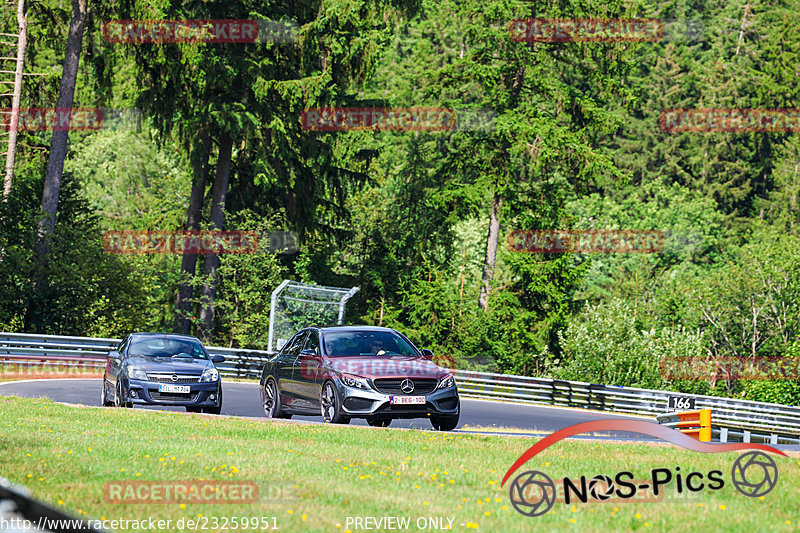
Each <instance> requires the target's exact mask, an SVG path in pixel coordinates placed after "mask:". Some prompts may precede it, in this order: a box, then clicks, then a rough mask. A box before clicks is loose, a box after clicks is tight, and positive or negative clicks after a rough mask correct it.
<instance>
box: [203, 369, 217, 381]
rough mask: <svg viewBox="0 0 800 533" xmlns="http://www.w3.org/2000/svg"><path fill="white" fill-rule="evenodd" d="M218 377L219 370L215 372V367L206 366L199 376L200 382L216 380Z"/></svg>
mask: <svg viewBox="0 0 800 533" xmlns="http://www.w3.org/2000/svg"><path fill="white" fill-rule="evenodd" d="M218 379H219V372H217V369H216V368H206V369H205V370H204V371H203V375H202V376H200V383H209V382H212V381H217V380H218Z"/></svg>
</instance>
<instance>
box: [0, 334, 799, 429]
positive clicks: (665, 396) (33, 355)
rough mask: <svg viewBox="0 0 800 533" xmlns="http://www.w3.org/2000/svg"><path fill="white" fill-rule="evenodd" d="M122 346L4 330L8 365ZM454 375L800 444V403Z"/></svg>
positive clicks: (505, 391)
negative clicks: (700, 419)
mask: <svg viewBox="0 0 800 533" xmlns="http://www.w3.org/2000/svg"><path fill="white" fill-rule="evenodd" d="M119 342H120V340H119V339H102V338H93V337H64V336H55V335H32V334H26V333H3V332H0V364H5V363H14V362H26V363H27V364H31V363H36V362H37V361H39V362H42V363H43V364H54V363H55V362H57V363H58V364H63V365H67V366H68V367H69V368H83V369H89V370H93V369H96V371H97V373H98V374H99V373H100V371H101V369H102V367H103V365H104V364H105V358H106V354H107V353H108V351H110V350H111V349H112V348H113V347H115V346H116V345H117V344H119ZM208 351H209V353H211V354H213V355H222V356H224V357H225V358H226V361H225V362H224V363H221V364H219V365H217V368H218V369H219V371H220V374H221V375H223V376H225V377H238V378H244V377H249V378H258V377H260V376H261V369H262V368H263V365H264V363H265V362H266V361H267V360H268V359H269V358H270V357H272V355H273V354H270V353H268V352H266V351H260V350H242V349H237V348H224V347H217V346H209V347H208ZM452 372H453V374H454V375H455V377H456V380H457V382H458V387H459V393H460V394H461V395H462V396H464V397H468V398H470V397H471V398H483V399H492V400H507V401H514V402H523V403H532V404H541V405H554V406H562V407H579V408H584V409H591V410H596V411H609V412H614V413H623V414H625V413H627V414H636V415H645V416H652V417H656V416H658V415H665V414H669V413H670V412H671V411H674V410H671V409H669V407H668V401H669V397H670V396H691V397H692V398H694V399H695V402H696V405H695V408H696V409H711V410H712V412H713V415H712V416H713V421H714V424H713V426H714V427H713V429H712V434H714V435H716V436H717V438H725V439H737V438H741V439H750V438H755V439H768V440H770V441H771V442H776V439H777V441H780V442H783V441H787V442H788V441H793V442H794V441H797V442H800V406H786V405H780V404H774V403H764V402H754V401H749V400H737V399H733V398H723V397H719V396H699V395H687V394H684V393H676V392H670V391H664V390H650V389H639V388H635V387H620V386H613V385H598V384H595V383H584V382H580V381H565V380H557V379H549V378H536V377H527V376H513V375H508V374H494V373H488V372H470V371H465V370H453V371H452Z"/></svg>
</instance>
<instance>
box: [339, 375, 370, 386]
mask: <svg viewBox="0 0 800 533" xmlns="http://www.w3.org/2000/svg"><path fill="white" fill-rule="evenodd" d="M342 383H344V384H345V385H347V386H348V387H353V388H354V389H365V390H366V389H368V388H369V385H368V384H367V380H366V379H364V378H359V377H356V376H351V375H350V374H342Z"/></svg>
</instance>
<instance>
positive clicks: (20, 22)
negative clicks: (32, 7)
mask: <svg viewBox="0 0 800 533" xmlns="http://www.w3.org/2000/svg"><path fill="white" fill-rule="evenodd" d="M17 28H18V29H19V39H18V40H17V66H16V69H15V70H14V96H13V99H12V102H11V121H10V128H9V130H8V152H7V154H6V177H5V182H4V184H3V200H4V201H7V200H8V195H9V194H11V184H12V182H13V181H14V161H15V160H16V157H17V133H18V131H19V111H20V109H19V106H20V101H21V100H22V79H23V72H24V71H25V49H26V48H27V47H28V8H27V6H26V5H25V0H18V3H17Z"/></svg>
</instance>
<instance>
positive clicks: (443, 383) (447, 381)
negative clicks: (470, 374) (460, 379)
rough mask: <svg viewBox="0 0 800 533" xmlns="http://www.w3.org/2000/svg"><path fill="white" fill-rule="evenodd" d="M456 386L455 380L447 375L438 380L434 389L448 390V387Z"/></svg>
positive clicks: (450, 375) (451, 375)
mask: <svg viewBox="0 0 800 533" xmlns="http://www.w3.org/2000/svg"><path fill="white" fill-rule="evenodd" d="M455 386H456V379H455V378H454V377H453V374H447V375H446V376H445V377H443V378H442V379H440V380H439V386H438V387H436V388H437V389H449V388H450V387H455Z"/></svg>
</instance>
